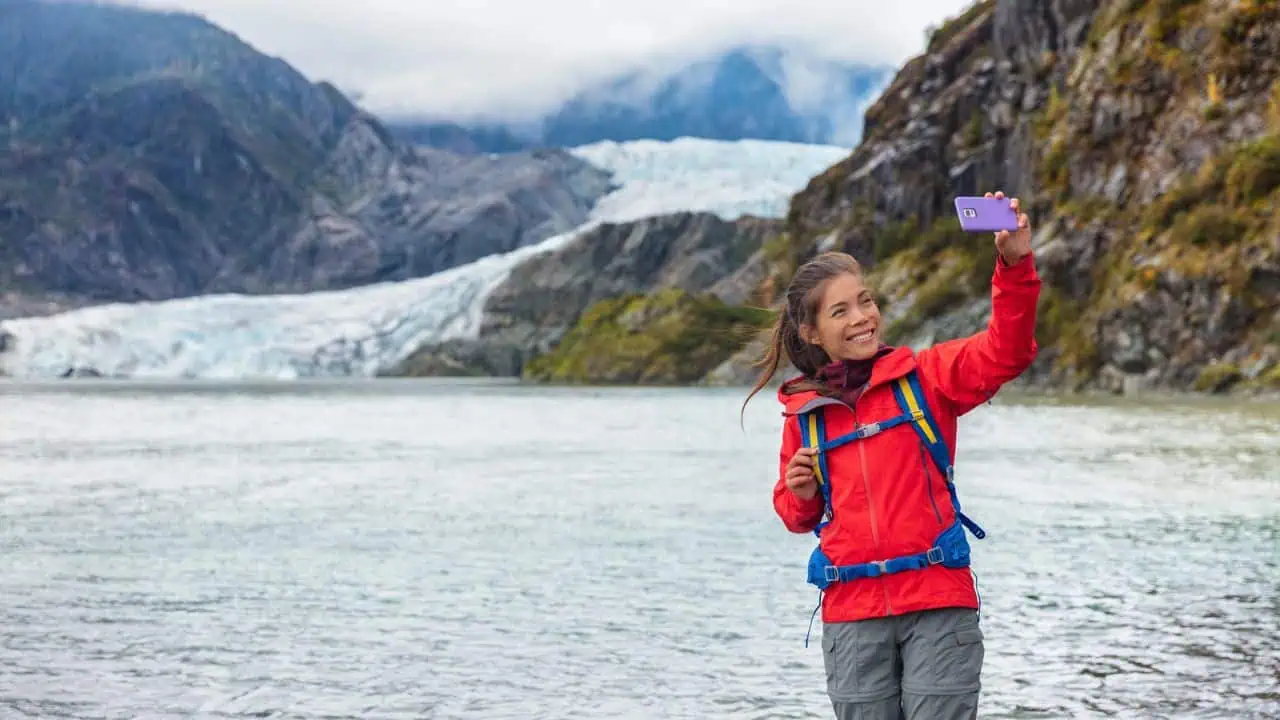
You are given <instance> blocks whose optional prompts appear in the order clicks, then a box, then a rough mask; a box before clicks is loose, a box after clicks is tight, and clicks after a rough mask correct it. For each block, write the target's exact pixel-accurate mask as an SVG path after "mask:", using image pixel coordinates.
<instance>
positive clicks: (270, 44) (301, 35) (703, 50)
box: [131, 0, 970, 118]
mask: <svg viewBox="0 0 1280 720" xmlns="http://www.w3.org/2000/svg"><path fill="white" fill-rule="evenodd" d="M131 4H137V5H141V6H143V7H153V8H163V9H182V10H188V11H191V12H195V13H198V14H200V15H203V16H205V17H206V18H208V19H209V20H210V21H211V22H214V23H216V24H218V25H220V26H222V27H223V28H225V29H227V30H230V31H231V32H233V33H235V34H237V35H238V36H240V37H241V38H242V39H243V40H245V41H246V42H248V43H250V44H251V45H253V46H254V47H256V48H257V49H259V50H261V51H263V52H265V53H268V54H271V55H277V56H280V57H282V58H284V59H285V60H286V61H288V62H289V63H290V64H291V65H293V66H294V67H296V68H297V69H298V70H299V71H301V72H302V73H303V74H305V75H306V76H307V77H309V78H311V79H313V80H328V81H330V82H333V83H334V84H335V85H337V86H338V87H340V88H342V89H344V90H346V91H349V92H353V93H358V94H359V95H360V96H361V98H362V101H361V102H362V105H364V106H365V107H366V108H368V109H369V110H372V111H374V112H377V113H381V114H384V115H388V116H406V115H415V116H422V117H430V116H441V117H457V118H464V117H475V118H479V117H520V116H533V115H536V114H538V113H541V112H543V111H545V110H547V109H549V108H550V107H552V106H554V105H555V104H557V103H559V102H562V101H563V100H564V99H566V98H567V97H568V96H570V95H571V94H573V93H574V92H576V91H578V90H580V89H582V88H583V87H584V86H586V85H588V84H590V83H592V82H594V81H597V80H600V79H603V78H606V77H610V76H613V75H615V74H616V73H619V72H622V71H626V70H632V69H640V68H644V67H647V66H650V65H654V64H660V65H667V64H671V63H677V62H681V61H685V60H692V59H694V58H696V57H700V56H704V55H706V54H708V53H712V52H716V51H718V50H723V49H725V48H727V47H730V46H733V45H738V44H743V43H777V44H783V45H799V46H803V47H805V48H806V49H809V50H811V51H813V52H815V53H818V54H821V55H825V56H829V57H831V58H832V59H841V60H849V61H855V62H865V63H869V64H885V63H887V64H891V65H898V64H900V63H902V62H903V61H904V60H906V59H907V58H908V57H910V56H911V55H914V54H916V53H918V52H920V50H921V49H922V48H923V44H924V30H925V27H926V26H928V25H937V24H940V23H941V22H942V21H943V20H944V19H945V18H946V17H948V16H952V15H956V14H958V13H959V12H960V11H962V10H963V9H964V8H965V7H966V6H968V5H969V4H970V3H969V1H968V0H898V1H897V2H889V3H883V2H878V1H876V0H810V1H809V2H804V3H800V2H795V0H647V1H645V0H638V1H637V0H537V1H536V2H535V1H534V0H366V1H365V2H350V1H347V2H335V1H334V0H133V2H132V3H131Z"/></svg>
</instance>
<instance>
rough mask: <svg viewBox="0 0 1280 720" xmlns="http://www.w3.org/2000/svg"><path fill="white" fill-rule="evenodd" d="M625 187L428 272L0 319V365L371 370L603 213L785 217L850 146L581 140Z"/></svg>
mask: <svg viewBox="0 0 1280 720" xmlns="http://www.w3.org/2000/svg"><path fill="white" fill-rule="evenodd" d="M573 152H574V153H575V154H577V155H578V156H579V157H581V158H583V159H585V160H586V161H588V162H590V163H593V164H595V165H597V166H599V167H602V168H604V169H605V170H607V171H609V172H610V173H611V174H612V175H613V177H614V180H615V182H616V183H618V185H619V187H618V188H617V189H616V190H615V191H614V192H612V193H611V194H609V195H607V196H605V197H604V198H602V199H601V201H600V202H599V203H598V205H597V206H596V208H595V209H594V210H593V213H592V217H591V219H590V220H589V221H588V222H587V223H586V224H585V225H584V226H582V227H580V228H578V229H577V230H574V231H573V232H570V233H567V234H564V235H559V236H556V237H554V238H551V239H549V240H546V241H544V242H543V243H540V244H538V245H535V246H532V247H527V248H521V249H520V250H516V251H515V252H511V253H507V254H502V255H491V256H489V257H486V258H483V259H481V260H479V261H477V262H474V263H471V264H468V265H463V266H460V267H456V268H452V269H450V270H447V271H445V272H441V273H438V274H435V275H432V276H429V277H426V278H421V279H417V280H410V281H405V282H396V283H383V284H378V285H369V286H364V287H359V288H354V289H349V290H342V291H333V292H319V293H309V294H304V295H271V296H265V295H259V296H246V295H209V296H203V297H196V298H185V299H181V300H171V301H165V302H151V303H134V304H123V303H122V304H112V305H102V306H97V307H90V308H83V309H79V310H74V311H71V312H66V313H62V314H59V315H52V316H47V317H36V318H20V319H15V320H7V321H4V322H0V340H2V341H3V342H2V343H0V348H3V349H0V372H3V373H5V374H8V375H10V376H13V377H16V378H49V377H60V376H65V375H67V374H70V373H96V374H101V375H105V376H109V377H131V378H157V379H171V378H209V379H282V380H284V379H294V378H303V377H341V376H373V375H376V374H377V373H378V372H379V371H382V370H384V369H387V368H389V367H392V366H394V365H395V364H396V363H398V362H399V361H400V360H402V359H403V358H404V357H406V356H407V355H408V354H409V353H411V352H412V351H413V350H414V349H416V348H417V347H419V346H421V345H422V344H424V343H426V342H440V341H445V340H449V339H453V338H463V337H474V336H475V334H476V333H477V331H478V329H479V322H480V314H481V310H482V308H483V306H484V300H485V298H486V296H487V293H488V292H489V291H490V290H491V289H492V288H493V287H494V286H495V285H496V284H497V283H499V282H501V281H502V280H503V279H504V278H505V277H506V276H507V274H508V273H509V272H510V271H511V269H512V268H513V267H515V266H516V265H517V264H519V263H520V262H521V261H522V260H523V259H525V258H528V257H530V256H532V255H535V254H537V253H540V252H545V251H547V250H551V249H554V248H556V247H558V246H560V245H562V244H563V243H565V242H566V241H568V240H569V239H571V238H572V237H574V236H575V235H576V234H577V233H579V232H581V231H582V230H584V229H586V228H588V227H591V226H594V225H596V224H599V223H603V222H626V221H630V220H636V219H639V218H642V217H646V216H650V215H657V214H663V213H670V212H678V211H682V210H690V211H699V210H700V211H708V212H714V213H716V214H718V215H720V216H722V217H724V218H725V219H733V218H736V217H739V216H741V215H744V214H750V215H757V216H768V217H780V216H782V215H783V214H785V213H786V210H787V204H788V202H789V200H790V197H791V195H792V194H793V193H795V192H796V191H798V190H800V189H801V188H803V187H804V186H805V184H807V183H808V181H809V179H810V178H811V177H812V176H814V175H816V174H818V173H820V172H821V171H823V170H824V169H826V168H827V167H829V166H830V165H832V164H833V163H835V162H836V161H838V160H840V159H841V158H843V157H844V156H845V155H847V154H848V152H849V151H848V148H845V147H838V146H829V145H805V144H795V143H785V142H773V141H761V140H742V141H735V142H726V141H715V140H704V139H691V138H680V139H677V140H673V141H670V142H659V141H634V142H624V143H615V142H601V143H595V144H592V145H586V146H582V147H578V148H575V149H574V150H573Z"/></svg>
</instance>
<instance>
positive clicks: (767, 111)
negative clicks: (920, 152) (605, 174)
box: [390, 46, 891, 153]
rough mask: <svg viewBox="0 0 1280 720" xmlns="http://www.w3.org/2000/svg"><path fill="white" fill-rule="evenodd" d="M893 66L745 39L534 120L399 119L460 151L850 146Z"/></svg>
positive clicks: (402, 125)
mask: <svg viewBox="0 0 1280 720" xmlns="http://www.w3.org/2000/svg"><path fill="white" fill-rule="evenodd" d="M890 73H891V68H888V67H879V66H868V65H860V64H854V63H845V62H840V61H835V60H830V59H826V58H821V57H818V56H815V55H813V54H811V53H807V52H805V51H801V50H788V49H782V48H778V47H769V46H766V47H756V46H751V47H739V48H734V49H731V50H729V51H727V52H723V53H720V54H717V55H714V56H710V57H703V58H699V59H696V60H694V61H693V62H690V63H687V64H684V65H682V66H679V67H675V68H667V67H661V68H656V69H654V68H648V69H644V70H633V71H630V72H627V73H624V74H622V75H620V76H618V77H615V78H611V79H609V80H607V81H605V82H603V83H600V84H598V85H596V86H593V87H589V88H587V89H585V90H583V91H581V92H579V93H578V94H576V95H574V96H573V97H572V98H570V99H569V100H568V101H567V102H565V103H564V104H563V105H562V106H560V107H558V108H557V109H555V110H554V111H553V112H550V113H548V114H547V115H546V116H545V117H541V118H538V119H536V120H534V121H529V120H521V121H520V122H518V123H517V122H512V123H509V124H504V123H500V122H493V123H487V124H476V125H468V124H465V123H458V122H424V123H414V122H403V121H402V122H394V123H391V124H390V127H391V129H392V132H393V133H395V134H397V135H398V136H400V137H403V138H405V139H408V140H410V141H412V142H415V143H419V144H423V145H428V146H433V147H441V148H446V149H450V150H454V151H458V152H499V153H501V152H512V151H515V150H521V149H529V148H536V147H573V146H577V145H586V144H589V143H594V142H598V141H602V140H613V141H627V140H638V139H654V140H674V139H676V138H679V137H701V138H709V139H718V140H738V139H743V138H755V139H763V140H781V141H787V142H802V143H815V144H838V145H846V146H852V145H854V144H856V143H857V141H858V137H859V136H860V134H861V128H862V113H863V110H864V108H865V106H866V104H867V103H868V102H870V101H871V99H872V98H873V96H874V94H875V92H876V91H877V90H878V89H879V87H881V85H882V84H883V83H884V82H885V81H886V80H887V79H888V77H889V75H890Z"/></svg>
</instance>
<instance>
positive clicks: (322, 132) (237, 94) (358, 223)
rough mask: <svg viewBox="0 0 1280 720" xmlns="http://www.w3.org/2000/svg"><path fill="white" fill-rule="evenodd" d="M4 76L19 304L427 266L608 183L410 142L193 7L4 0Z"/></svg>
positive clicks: (427, 269) (1, 266) (0, 76)
mask: <svg viewBox="0 0 1280 720" xmlns="http://www.w3.org/2000/svg"><path fill="white" fill-rule="evenodd" d="M125 37H127V38H128V41H127V42H122V41H121V38H125ZM0 88H6V91H5V92H0V297H2V298H4V299H5V300H6V301H7V302H6V303H5V305H6V308H5V309H4V310H3V311H2V312H3V313H4V314H10V315H12V314H19V313H25V312H33V311H34V312H47V311H50V310H54V309H56V308H58V307H65V306H67V305H78V304H85V303H91V302H101V301H119V300H123V301H132V300H158V299H166V298H173V297H182V296H188V295H197V294H202V293H208V292H227V291H235V292H250V293H260V292H279V291H306V290H319V289H332V288H339V287H348V286H352V285H359V284H364V283H370V282H378V281H384V280H397V279H405V278H411V277H417V276H422V275H427V274H431V273H433V272H436V271H439V270H442V269H445V268H448V267H452V266H455V265H458V264H462V263H465V262H468V261H471V260H474V259H476V258H479V257H483V256H485V255H489V254H492V253H496V252H503V251H507V250H511V249H514V248H516V247H520V246H524V245H528V244H531V243H534V242H537V241H539V240H542V239H545V238H546V237H549V236H551V235H554V234H557V233H560V232H563V231H566V230H568V229H570V228H572V227H575V226H577V225H579V224H581V223H582V222H583V221H585V219H586V217H587V214H588V212H589V210H590V208H591V206H592V205H593V203H594V202H595V200H596V199H598V198H599V197H600V196H601V195H603V194H604V193H605V192H607V191H608V190H609V189H610V181H609V178H608V177H607V175H606V174H605V173H604V172H602V171H600V170H598V169H595V168H593V167H591V166H589V165H587V164H586V163H584V162H582V161H580V160H578V159H576V158H574V157H572V156H570V155H568V154H565V153H562V152H558V151H548V152H539V153H525V154H517V155H509V156H504V157H500V158H490V157H477V156H470V157H464V156H460V155H455V154H452V153H449V152H445V151H440V150H425V149H417V148H412V147H410V146H407V145H404V144H401V143H399V142H397V141H395V140H394V139H393V138H392V137H391V135H390V134H389V133H388V132H387V131H386V130H385V129H384V128H383V127H382V126H381V125H380V124H379V123H378V122H377V121H376V120H375V119H373V118H371V117H369V116H368V115H367V114H365V113H363V112H361V111H360V110H359V109H358V108H356V107H355V106H354V105H353V104H352V103H351V102H350V101H348V100H347V98H345V97H343V96H342V95H341V94H340V93H339V92H337V91H336V90H335V89H334V88H333V87H331V86H329V85H325V84H318V85H317V84H313V83H311V82H310V81H308V80H306V79H305V78H303V77H302V76H301V75H299V74H298V73H297V72H295V71H294V70H293V69H292V68H290V67H289V66H288V65H286V64H285V63H283V62H281V61H280V60H278V59H275V58H269V57H267V56H264V55H262V54H260V53H258V52H257V51H255V50H253V49H252V48H250V47H249V46H247V45H245V44H244V43H242V42H240V41H239V40H238V39H237V38H235V37H234V36H233V35H231V34H229V33H226V32H224V31H222V30H221V29H219V28H217V27H214V26H212V25H210V24H208V23H207V22H205V21H203V20H201V19H200V18H196V17H193V16H190V15H185V14H180V13H154V12H147V11H142V10H137V9H132V8H124V7H119V6H111V5H94V4H79V3H43V2H34V1H31V0H14V1H13V2H6V3H4V4H2V5H0Z"/></svg>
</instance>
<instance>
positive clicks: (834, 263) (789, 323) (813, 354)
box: [742, 252, 862, 412]
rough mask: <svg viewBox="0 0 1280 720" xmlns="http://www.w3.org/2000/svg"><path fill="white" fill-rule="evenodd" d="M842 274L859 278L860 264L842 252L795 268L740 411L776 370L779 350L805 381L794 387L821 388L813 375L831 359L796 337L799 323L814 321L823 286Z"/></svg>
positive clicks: (779, 356)
mask: <svg viewBox="0 0 1280 720" xmlns="http://www.w3.org/2000/svg"><path fill="white" fill-rule="evenodd" d="M844 274H850V275H856V276H859V277H861V276H862V266H861V265H859V264H858V261H857V260H855V259H853V256H852V255H849V254H847V253H842V252H828V253H823V254H821V255H819V256H817V257H815V258H813V259H812V260H810V261H809V262H807V263H805V264H803V265H801V266H800V267H799V269H797V270H796V274H795V275H793V276H792V278H791V284H790V285H788V286H787V293H786V298H785V304H784V306H783V308H782V310H781V312H779V313H778V319H777V320H776V321H774V323H773V339H772V340H771V341H770V343H769V349H768V350H767V351H765V354H764V357H762V358H761V359H760V360H759V361H758V362H756V365H757V366H759V367H763V368H764V370H763V371H762V372H761V373H760V379H759V380H757V381H756V384H755V387H753V388H751V392H750V393H749V394H748V395H747V399H746V400H743V401H742V409H743V411H744V412H745V411H746V408H747V403H749V402H751V398H752V397H753V396H754V395H755V394H756V393H758V392H760V390H761V389H763V388H764V386H765V385H768V384H769V380H771V379H772V378H773V376H774V374H775V373H777V372H778V366H779V365H780V364H781V363H782V355H783V353H786V355H787V359H789V360H790V361H791V364H792V365H794V366H795V368H796V369H797V370H799V371H800V372H801V373H802V374H803V375H804V377H805V379H806V380H807V381H809V382H804V383H800V384H798V385H797V387H796V389H797V390H801V389H812V390H818V391H819V392H821V391H822V390H823V387H822V385H821V384H820V383H817V382H816V380H815V378H816V376H817V374H818V370H819V369H820V368H821V367H822V366H823V365H826V364H827V363H829V362H831V359H830V358H829V357H827V353H826V351H824V350H823V349H822V348H820V347H818V346H817V345H814V344H812V343H808V342H805V341H804V338H802V337H800V326H801V325H811V326H812V325H814V324H815V319H816V317H817V314H818V300H819V297H820V295H821V289H822V287H823V285H825V284H826V282H827V281H828V280H830V279H831V278H834V277H838V276H840V275H844Z"/></svg>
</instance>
